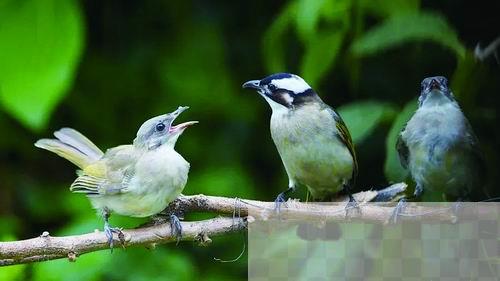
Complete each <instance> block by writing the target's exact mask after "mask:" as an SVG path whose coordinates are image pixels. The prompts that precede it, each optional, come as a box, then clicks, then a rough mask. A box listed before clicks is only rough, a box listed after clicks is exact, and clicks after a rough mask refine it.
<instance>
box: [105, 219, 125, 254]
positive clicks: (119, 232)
mask: <svg viewBox="0 0 500 281" xmlns="http://www.w3.org/2000/svg"><path fill="white" fill-rule="evenodd" d="M104 233H105V234H106V237H107V238H108V244H109V248H110V249H111V252H113V246H114V240H113V233H116V234H117V235H118V239H119V240H120V243H121V245H122V246H125V234H123V231H122V228H120V227H110V226H109V225H108V224H106V225H104Z"/></svg>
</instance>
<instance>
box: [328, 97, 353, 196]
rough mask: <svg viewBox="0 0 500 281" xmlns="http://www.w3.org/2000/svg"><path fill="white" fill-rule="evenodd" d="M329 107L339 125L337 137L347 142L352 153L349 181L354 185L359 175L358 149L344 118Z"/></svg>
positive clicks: (346, 144)
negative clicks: (352, 163)
mask: <svg viewBox="0 0 500 281" xmlns="http://www.w3.org/2000/svg"><path fill="white" fill-rule="evenodd" d="M327 109H328V111H329V112H330V114H331V115H332V116H333V118H334V120H335V124H336V126H337V130H338V131H339V133H340V134H339V135H337V138H338V139H339V140H340V141H342V142H343V143H344V144H345V146H346V147H347V149H349V152H350V153H351V156H352V159H353V162H354V167H353V170H352V177H351V180H350V182H349V185H350V186H351V187H352V186H354V184H355V182H356V177H357V176H358V160H357V158H356V151H355V150H354V144H353V142H352V138H351V134H350V133H349V130H348V129H347V126H346V125H345V123H344V120H342V117H340V115H339V114H338V113H337V112H336V111H335V109H333V108H331V107H329V106H328V107H327Z"/></svg>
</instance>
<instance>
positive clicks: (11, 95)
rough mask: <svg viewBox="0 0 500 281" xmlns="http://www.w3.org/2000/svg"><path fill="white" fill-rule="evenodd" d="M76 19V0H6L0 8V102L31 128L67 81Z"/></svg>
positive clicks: (75, 51) (78, 26)
mask: <svg viewBox="0 0 500 281" xmlns="http://www.w3.org/2000/svg"><path fill="white" fill-rule="evenodd" d="M82 21H83V20H82V15H81V12H80V8H79V6H78V2H77V1H76V0H47V1H43V0H29V1H10V2H8V3H6V4H3V6H2V10H0V62H1V63H0V104H1V106H3V108H4V109H5V110H6V111H7V112H8V113H9V114H11V115H12V116H13V117H14V118H16V119H17V120H19V121H20V122H21V123H22V124H24V125H25V126H27V127H29V128H31V129H33V130H40V129H42V128H43V127H44V126H45V125H46V124H47V121H48V119H49V116H50V114H51V113H52V111H53V110H54V108H55V107H56V105H57V103H58V102H59V101H60V100H61V99H62V97H63V96H64V94H66V92H67V91H68V89H69V87H70V86H71V84H72V82H73V78H74V74H75V70H76V67H77V63H78V60H79V57H80V55H81V52H82V47H83V36H84V34H83V33H84V31H83V22H82Z"/></svg>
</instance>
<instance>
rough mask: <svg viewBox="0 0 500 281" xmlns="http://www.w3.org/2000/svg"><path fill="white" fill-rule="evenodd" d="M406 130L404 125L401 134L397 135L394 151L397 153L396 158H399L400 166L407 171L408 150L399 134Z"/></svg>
mask: <svg viewBox="0 0 500 281" xmlns="http://www.w3.org/2000/svg"><path fill="white" fill-rule="evenodd" d="M405 129H406V125H405V126H404V127H403V129H402V130H401V132H400V133H399V135H398V140H397V141H396V150H397V151H398V156H399V162H400V163H401V166H403V168H405V169H407V168H408V158H409V156H410V150H409V149H408V146H407V145H406V142H405V141H404V140H403V138H402V136H401V134H402V133H403V132H404V130H405Z"/></svg>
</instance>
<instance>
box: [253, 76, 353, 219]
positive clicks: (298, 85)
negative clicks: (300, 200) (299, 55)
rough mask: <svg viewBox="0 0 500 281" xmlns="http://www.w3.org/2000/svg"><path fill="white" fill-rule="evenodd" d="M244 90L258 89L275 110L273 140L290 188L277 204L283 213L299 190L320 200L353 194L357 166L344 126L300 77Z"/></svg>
mask: <svg viewBox="0 0 500 281" xmlns="http://www.w3.org/2000/svg"><path fill="white" fill-rule="evenodd" d="M243 88H247V89H253V90H256V91H257V93H259V94H260V95H261V96H262V97H263V98H264V99H265V100H266V101H267V103H269V105H270V106H271V109H272V115H271V136H272V139H273V141H274V144H275V145H276V148H277V149H278V153H279V155H280V157H281V160H282V162H283V165H284V166H285V170H286V172H287V174H288V181H289V184H288V189H287V190H286V191H284V192H282V193H280V194H279V195H278V196H277V198H276V200H275V203H276V209H277V211H279V208H280V205H281V203H283V202H285V201H286V200H287V196H288V194H289V193H290V192H292V191H293V190H295V188H296V187H297V186H304V187H307V189H308V191H309V192H310V194H311V196H312V197H313V198H314V199H316V200H323V201H327V200H330V199H331V198H332V197H333V196H334V195H335V194H337V193H338V192H339V191H342V190H345V191H347V192H348V194H349V197H350V204H349V205H348V207H350V206H356V204H355V201H354V198H353V197H352V195H351V193H350V189H351V187H352V186H353V184H354V180H355V178H356V175H357V170H358V165H357V161H356V154H355V152H354V146H353V143H352V140H351V136H350V134H349V130H348V129H347V127H346V125H345V123H344V121H343V120H342V118H341V117H340V115H339V114H338V113H337V112H336V111H335V110H334V109H333V108H331V107H330V106H328V105H327V104H325V103H324V102H323V101H322V100H321V98H320V97H319V96H318V95H317V94H316V92H315V91H314V90H313V89H312V88H311V87H310V86H309V85H308V84H307V83H306V81H304V79H302V78H301V77H299V76H297V75H294V74H289V73H277V74H273V75H270V76H268V77H266V78H264V79H262V80H251V81H248V82H246V83H244V84H243Z"/></svg>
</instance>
